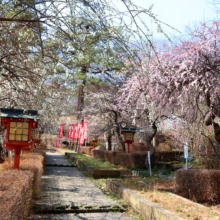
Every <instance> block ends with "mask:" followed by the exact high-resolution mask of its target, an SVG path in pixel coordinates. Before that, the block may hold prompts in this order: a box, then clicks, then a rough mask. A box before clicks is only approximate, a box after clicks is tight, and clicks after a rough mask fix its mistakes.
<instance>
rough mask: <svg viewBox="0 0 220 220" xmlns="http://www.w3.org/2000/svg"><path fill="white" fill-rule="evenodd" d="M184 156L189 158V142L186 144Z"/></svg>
mask: <svg viewBox="0 0 220 220" xmlns="http://www.w3.org/2000/svg"><path fill="white" fill-rule="evenodd" d="M184 158H188V143H187V142H186V143H185V145H184Z"/></svg>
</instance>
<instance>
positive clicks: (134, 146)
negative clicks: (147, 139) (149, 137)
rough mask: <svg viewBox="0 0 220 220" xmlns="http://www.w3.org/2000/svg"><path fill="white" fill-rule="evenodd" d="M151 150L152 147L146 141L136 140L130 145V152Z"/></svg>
mask: <svg viewBox="0 0 220 220" xmlns="http://www.w3.org/2000/svg"><path fill="white" fill-rule="evenodd" d="M149 150H150V147H149V146H147V144H144V143H137V142H134V143H133V144H131V145H130V152H137V151H149Z"/></svg>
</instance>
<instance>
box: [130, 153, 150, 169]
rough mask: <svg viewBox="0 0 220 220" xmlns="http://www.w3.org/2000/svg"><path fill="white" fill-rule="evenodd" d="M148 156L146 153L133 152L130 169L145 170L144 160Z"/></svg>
mask: <svg viewBox="0 0 220 220" xmlns="http://www.w3.org/2000/svg"><path fill="white" fill-rule="evenodd" d="M147 156H148V152H134V153H131V164H132V167H135V168H138V169H144V168H146V165H145V160H146V157H147Z"/></svg>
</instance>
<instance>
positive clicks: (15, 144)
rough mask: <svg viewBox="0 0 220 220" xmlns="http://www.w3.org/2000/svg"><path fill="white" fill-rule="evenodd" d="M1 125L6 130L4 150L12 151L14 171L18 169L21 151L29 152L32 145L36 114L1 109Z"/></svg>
mask: <svg viewBox="0 0 220 220" xmlns="http://www.w3.org/2000/svg"><path fill="white" fill-rule="evenodd" d="M0 110H1V125H2V126H3V127H5V128H6V138H5V140H4V142H3V144H4V146H6V147H5V149H6V150H14V151H15V156H14V169H19V163H20V154H21V150H26V151H30V149H31V146H32V144H33V140H32V129H36V128H37V124H38V120H39V117H38V112H37V111H33V110H26V111H24V110H22V109H5V108H1V109H0Z"/></svg>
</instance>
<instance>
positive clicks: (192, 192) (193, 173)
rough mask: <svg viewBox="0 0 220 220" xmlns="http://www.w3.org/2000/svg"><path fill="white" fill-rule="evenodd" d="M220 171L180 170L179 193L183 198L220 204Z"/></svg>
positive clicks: (178, 174)
mask: <svg viewBox="0 0 220 220" xmlns="http://www.w3.org/2000/svg"><path fill="white" fill-rule="evenodd" d="M219 185H220V170H206V169H203V170H195V169H191V170H183V169H181V170H178V171H177V173H176V186H177V192H178V193H180V194H181V195H182V196H184V197H186V198H188V199H191V200H194V201H197V202H207V203H219V202H220V188H219Z"/></svg>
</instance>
